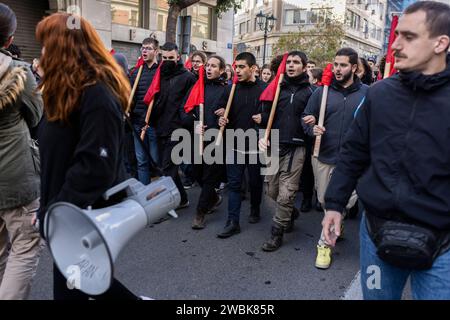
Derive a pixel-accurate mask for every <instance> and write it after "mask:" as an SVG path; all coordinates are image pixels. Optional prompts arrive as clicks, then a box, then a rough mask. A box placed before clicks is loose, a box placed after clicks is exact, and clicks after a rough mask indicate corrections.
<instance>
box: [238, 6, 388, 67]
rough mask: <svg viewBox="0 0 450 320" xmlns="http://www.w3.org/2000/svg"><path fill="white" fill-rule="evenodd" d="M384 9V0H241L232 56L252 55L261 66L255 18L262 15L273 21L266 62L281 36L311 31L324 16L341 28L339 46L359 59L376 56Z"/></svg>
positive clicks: (259, 33) (260, 41) (260, 38)
mask: <svg viewBox="0 0 450 320" xmlns="http://www.w3.org/2000/svg"><path fill="white" fill-rule="evenodd" d="M386 7H387V5H386V0H244V2H243V6H242V9H241V10H240V11H238V12H237V14H236V16H235V25H234V34H235V36H234V45H235V48H236V50H235V51H236V52H235V53H239V52H242V51H246V50H247V51H250V52H253V53H254V54H255V56H256V58H257V60H258V63H262V60H263V53H264V45H263V44H264V40H263V35H264V33H263V31H261V30H260V29H259V26H258V24H257V20H256V15H257V14H258V13H259V12H263V13H264V14H269V15H270V14H273V15H274V16H275V17H276V18H277V20H276V22H275V25H274V29H273V30H272V31H271V32H270V33H268V37H267V45H266V59H265V60H266V62H267V61H270V59H271V58H272V55H273V54H272V48H273V46H274V45H275V44H276V43H277V42H278V39H279V38H280V37H281V36H283V35H285V34H288V33H289V32H296V31H298V30H299V27H300V26H301V27H303V28H314V25H315V24H316V23H318V22H321V21H325V20H326V19H327V18H328V15H331V16H332V17H333V18H335V19H337V20H338V21H341V22H342V23H343V24H344V26H345V30H346V33H345V38H344V40H343V44H342V45H343V46H348V47H352V48H354V49H355V50H357V51H358V53H359V54H360V55H361V56H363V57H378V56H379V55H380V54H381V51H382V47H383V40H384V34H383V32H384V24H385V17H386ZM299 49H301V48H299Z"/></svg>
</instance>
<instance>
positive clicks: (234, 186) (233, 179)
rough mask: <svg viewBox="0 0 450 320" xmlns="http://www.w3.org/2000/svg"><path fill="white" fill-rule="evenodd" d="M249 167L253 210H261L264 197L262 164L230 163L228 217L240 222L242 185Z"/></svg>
mask: <svg viewBox="0 0 450 320" xmlns="http://www.w3.org/2000/svg"><path fill="white" fill-rule="evenodd" d="M246 167H247V169H248V175H249V181H248V183H249V185H250V204H251V208H252V209H253V210H258V211H259V206H260V204H261V199H262V190H263V179H262V176H261V165H260V164H228V165H227V177H228V219H229V220H233V221H235V222H237V223H239V218H240V215H241V201H242V198H241V197H242V193H241V186H242V180H243V178H244V171H245V168H246Z"/></svg>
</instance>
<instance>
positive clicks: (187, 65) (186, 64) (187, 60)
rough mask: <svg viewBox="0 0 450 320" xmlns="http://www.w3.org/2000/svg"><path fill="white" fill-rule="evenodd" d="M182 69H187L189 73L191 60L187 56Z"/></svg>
mask: <svg viewBox="0 0 450 320" xmlns="http://www.w3.org/2000/svg"><path fill="white" fill-rule="evenodd" d="M184 67H185V68H186V69H188V70H189V71H190V70H191V69H192V62H191V59H189V56H188V57H187V58H186V62H185V63H184Z"/></svg>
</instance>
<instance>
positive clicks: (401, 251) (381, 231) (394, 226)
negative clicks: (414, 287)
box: [367, 219, 442, 270]
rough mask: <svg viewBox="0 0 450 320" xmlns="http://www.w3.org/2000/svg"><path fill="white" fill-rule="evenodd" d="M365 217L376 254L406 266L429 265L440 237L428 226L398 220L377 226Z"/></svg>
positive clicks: (439, 247)
mask: <svg viewBox="0 0 450 320" xmlns="http://www.w3.org/2000/svg"><path fill="white" fill-rule="evenodd" d="M370 220H371V219H367V221H368V222H369V223H368V224H369V225H370V229H372V230H371V232H370V233H371V237H372V240H373V242H374V243H375V246H376V247H377V255H378V256H379V257H380V259H382V260H383V261H385V262H387V263H389V264H391V265H393V266H396V267H399V268H406V269H416V270H426V269H430V268H431V267H432V265H433V262H434V260H435V259H436V257H437V256H438V255H439V252H440V251H441V248H442V241H441V239H442V237H441V236H440V234H439V233H437V232H436V231H433V230H430V229H428V228H425V227H422V226H418V225H414V224H410V223H406V222H399V221H384V222H383V223H380V224H379V225H377V226H374V225H373V222H372V223H371V222H370Z"/></svg>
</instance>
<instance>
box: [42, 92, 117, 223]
mask: <svg viewBox="0 0 450 320" xmlns="http://www.w3.org/2000/svg"><path fill="white" fill-rule="evenodd" d="M123 138H124V118H123V114H122V111H121V107H120V104H119V103H118V101H117V99H116V98H115V97H114V96H113V95H112V94H111V92H110V90H109V89H108V88H107V87H106V85H104V84H95V85H92V86H90V87H87V88H86V89H85V90H84V92H83V95H82V97H81V102H80V106H79V108H78V109H77V110H76V111H74V112H73V113H72V114H71V116H70V120H69V123H61V122H48V121H47V119H44V120H43V122H42V124H41V128H40V130H39V145H40V155H41V210H40V213H39V218H40V220H41V221H42V222H43V221H44V220H43V219H44V216H45V213H46V211H47V209H48V207H49V206H50V205H51V204H52V203H54V202H59V201H65V202H69V203H73V204H75V205H76V206H78V207H80V208H86V207H88V206H93V207H94V208H95V207H103V206H105V205H107V203H106V202H104V201H102V198H101V197H102V194H103V193H104V192H105V191H106V190H107V189H109V188H111V187H113V186H114V185H116V184H118V183H120V182H121V181H123V180H125V178H126V176H125V167H124V165H123ZM42 225H43V223H41V226H42Z"/></svg>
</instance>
